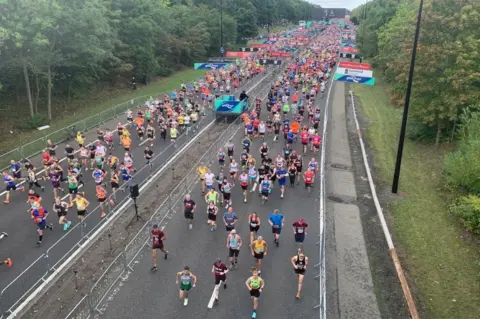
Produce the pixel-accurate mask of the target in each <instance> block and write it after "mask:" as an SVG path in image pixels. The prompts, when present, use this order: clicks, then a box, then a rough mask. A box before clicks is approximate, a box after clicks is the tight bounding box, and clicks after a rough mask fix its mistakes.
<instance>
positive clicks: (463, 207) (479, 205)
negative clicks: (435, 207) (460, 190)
mask: <svg viewBox="0 0 480 319" xmlns="http://www.w3.org/2000/svg"><path fill="white" fill-rule="evenodd" d="M450 212H451V213H452V214H453V215H455V216H457V217H458V218H459V219H460V220H461V222H462V224H463V226H465V228H467V230H468V231H470V232H472V233H475V234H480V198H479V197H478V196H475V195H468V196H462V197H460V198H458V200H457V202H456V203H455V204H454V205H452V206H451V207H450Z"/></svg>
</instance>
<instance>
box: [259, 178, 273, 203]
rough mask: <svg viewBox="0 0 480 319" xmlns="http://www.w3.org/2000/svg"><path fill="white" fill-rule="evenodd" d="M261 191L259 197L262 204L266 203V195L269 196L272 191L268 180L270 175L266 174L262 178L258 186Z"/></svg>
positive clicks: (270, 182)
mask: <svg viewBox="0 0 480 319" xmlns="http://www.w3.org/2000/svg"><path fill="white" fill-rule="evenodd" d="M260 189H261V196H262V204H264V203H265V202H266V201H268V195H270V193H271V191H272V181H271V180H270V175H269V174H266V175H265V177H264V178H263V181H262V184H261V185H260Z"/></svg>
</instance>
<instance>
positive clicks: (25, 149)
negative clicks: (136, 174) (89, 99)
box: [0, 77, 202, 168]
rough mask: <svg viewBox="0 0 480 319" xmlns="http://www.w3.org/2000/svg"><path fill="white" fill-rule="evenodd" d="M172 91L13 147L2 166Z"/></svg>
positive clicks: (125, 104)
mask: <svg viewBox="0 0 480 319" xmlns="http://www.w3.org/2000/svg"><path fill="white" fill-rule="evenodd" d="M201 78H202V77H200V78H198V79H197V80H195V81H199V80H200V79H201ZM195 81H194V82H195ZM192 83H193V82H189V83H188V84H192ZM171 91H172V90H170V91H163V92H159V93H156V94H148V95H143V96H138V97H135V98H133V99H131V100H128V101H126V102H123V103H121V104H117V105H115V106H114V107H111V108H109V109H107V110H104V111H102V112H100V113H97V114H95V115H92V116H90V117H87V118H85V119H83V120H80V121H78V122H76V123H73V124H71V125H68V126H65V127H63V128H61V129H59V130H57V131H54V132H51V133H48V134H46V135H45V136H43V137H40V138H38V139H36V140H33V141H31V142H30V143H27V144H25V145H22V146H20V147H18V148H16V149H13V150H11V151H9V152H7V153H4V154H0V168H4V167H7V166H8V165H9V164H10V161H11V160H12V159H13V160H21V159H24V158H31V157H33V156H35V155H38V154H39V153H40V152H41V151H42V150H43V149H45V147H46V145H47V141H48V140H51V141H52V143H53V144H55V145H56V144H59V143H62V142H65V141H67V140H69V139H71V138H72V137H73V136H72V134H75V133H76V132H78V131H80V132H86V131H89V130H91V129H92V128H95V127H98V126H101V125H103V124H104V123H105V122H107V121H109V120H111V119H114V118H116V117H118V116H120V115H122V114H125V112H126V111H127V110H128V109H133V108H137V107H140V106H141V105H142V104H144V103H145V102H147V101H148V100H149V99H150V98H151V97H154V96H155V97H156V96H163V95H165V94H168V93H169V92H171Z"/></svg>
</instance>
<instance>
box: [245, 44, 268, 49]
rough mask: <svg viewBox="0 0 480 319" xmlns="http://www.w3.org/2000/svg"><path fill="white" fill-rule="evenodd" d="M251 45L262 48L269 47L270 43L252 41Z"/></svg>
mask: <svg viewBox="0 0 480 319" xmlns="http://www.w3.org/2000/svg"><path fill="white" fill-rule="evenodd" d="M249 46H250V47H251V48H257V49H261V48H268V47H270V44H265V43H250V44H249Z"/></svg>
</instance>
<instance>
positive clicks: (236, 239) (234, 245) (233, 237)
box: [227, 229, 243, 269]
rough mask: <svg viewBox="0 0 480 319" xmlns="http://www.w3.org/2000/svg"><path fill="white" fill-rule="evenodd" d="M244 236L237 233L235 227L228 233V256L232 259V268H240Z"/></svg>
mask: <svg viewBox="0 0 480 319" xmlns="http://www.w3.org/2000/svg"><path fill="white" fill-rule="evenodd" d="M242 244H243V242H242V238H240V236H239V235H238V234H237V231H236V230H235V229H232V230H231V231H230V233H229V234H228V235H227V248H228V257H229V260H230V269H237V268H238V254H239V253H240V248H242Z"/></svg>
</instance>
